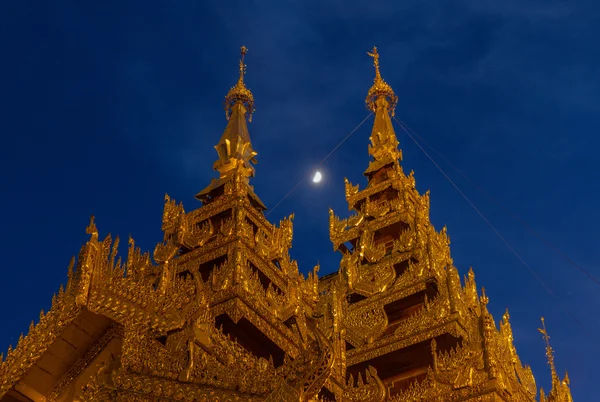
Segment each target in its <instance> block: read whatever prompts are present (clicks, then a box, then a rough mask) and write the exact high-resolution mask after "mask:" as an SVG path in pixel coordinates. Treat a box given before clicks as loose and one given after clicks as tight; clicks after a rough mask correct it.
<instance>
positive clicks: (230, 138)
mask: <svg viewBox="0 0 600 402" xmlns="http://www.w3.org/2000/svg"><path fill="white" fill-rule="evenodd" d="M247 52H248V49H247V48H246V47H245V46H242V47H241V57H240V63H239V74H240V75H239V78H238V81H237V83H236V84H235V85H234V86H233V87H231V89H230V90H229V92H228V93H227V96H225V115H226V117H227V120H228V122H227V127H225V131H224V132H223V135H222V136H221V139H220V140H219V142H218V144H217V145H215V149H216V150H217V154H218V159H217V160H216V161H215V163H214V165H213V168H214V169H215V170H216V171H218V172H219V174H220V177H219V179H216V180H215V179H213V180H212V182H211V183H210V185H209V186H208V187H206V188H205V189H204V190H202V191H201V192H200V193H198V194H197V195H196V198H198V199H200V200H201V201H207V200H209V199H210V194H211V193H213V190H216V189H217V188H220V187H222V186H223V185H225V183H227V182H230V181H232V180H233V181H236V182H240V183H241V182H243V183H246V184H248V180H249V178H250V177H254V166H252V165H253V164H256V163H257V161H256V158H255V157H256V155H257V153H256V152H255V151H254V149H253V148H252V143H251V141H250V133H249V131H248V124H247V121H246V118H247V119H248V122H249V121H251V120H252V112H253V111H254V96H253V95H252V92H250V90H249V89H248V88H246V85H245V83H244V75H245V74H246V65H245V64H244V56H245V55H246V53H247ZM245 191H249V193H250V194H251V197H253V198H255V199H256V200H257V202H258V204H259V205H260V207H261V208H262V209H264V205H263V204H262V202H261V201H260V200H259V199H258V197H257V196H256V195H254V192H253V189H252V187H251V186H250V185H249V184H248V185H247V186H246V190H245Z"/></svg>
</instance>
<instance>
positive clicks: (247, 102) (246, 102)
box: [225, 46, 254, 121]
mask: <svg viewBox="0 0 600 402" xmlns="http://www.w3.org/2000/svg"><path fill="white" fill-rule="evenodd" d="M240 51H241V57H240V64H239V66H240V76H239V78H238V82H237V84H235V85H234V86H233V87H231V89H230V90H229V92H228V93H227V96H226V97H225V117H227V120H229V117H230V116H231V112H232V110H233V107H234V106H235V105H236V104H238V103H240V104H241V105H242V106H243V107H244V109H245V112H246V113H247V114H248V121H252V113H253V112H254V96H253V95H252V92H250V90H249V89H248V88H246V85H245V84H244V75H246V65H245V64H244V57H245V56H246V53H248V48H247V47H246V46H242V47H241V48H240Z"/></svg>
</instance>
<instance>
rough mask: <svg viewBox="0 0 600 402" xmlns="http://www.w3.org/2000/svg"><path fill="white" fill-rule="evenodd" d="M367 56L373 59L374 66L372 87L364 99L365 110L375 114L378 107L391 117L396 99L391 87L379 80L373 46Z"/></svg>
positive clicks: (376, 57)
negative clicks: (383, 108) (386, 111)
mask: <svg viewBox="0 0 600 402" xmlns="http://www.w3.org/2000/svg"><path fill="white" fill-rule="evenodd" d="M367 54H368V55H369V56H371V57H372V58H373V65H374V66H375V79H374V80H373V86H372V87H371V89H369V93H368V94H367V98H366V99H365V103H366V104H367V109H369V110H370V111H372V112H375V111H376V110H377V108H378V107H380V106H381V107H386V108H387V110H388V111H389V112H390V113H391V114H392V116H393V115H394V112H395V109H396V104H397V103H398V97H397V96H396V94H395V93H394V90H393V89H392V87H390V86H389V85H388V84H387V83H386V82H385V81H384V80H383V78H381V72H380V70H379V52H378V51H377V47H375V46H374V47H373V50H371V52H367Z"/></svg>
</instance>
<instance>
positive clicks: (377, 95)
mask: <svg viewBox="0 0 600 402" xmlns="http://www.w3.org/2000/svg"><path fill="white" fill-rule="evenodd" d="M367 54H368V55H369V56H371V57H372V58H373V65H374V66H375V79H374V80H373V85H372V86H371V88H370V89H369V92H368V94H367V98H366V99H365V103H366V105H367V109H369V110H370V111H371V112H373V113H375V122H374V123H373V130H372V132H371V137H370V140H371V145H369V155H371V156H373V159H374V160H373V161H371V162H370V163H369V167H368V168H367V170H366V171H365V175H367V176H369V177H370V176H371V174H373V173H375V172H376V171H378V170H380V169H381V168H383V167H384V166H388V165H392V164H397V163H398V161H400V160H402V151H400V150H399V149H398V145H399V142H398V139H397V138H396V133H395V132H394V127H393V126H392V120H391V117H390V115H391V116H394V111H395V109H396V104H397V103H398V97H397V96H396V94H395V93H394V90H393V89H392V87H391V86H389V85H388V84H387V83H386V82H385V81H384V79H383V78H382V77H381V71H380V69H379V52H378V51H377V48H376V47H373V50H372V51H371V52H368V53H367Z"/></svg>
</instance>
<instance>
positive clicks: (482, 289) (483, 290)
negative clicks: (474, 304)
mask: <svg viewBox="0 0 600 402" xmlns="http://www.w3.org/2000/svg"><path fill="white" fill-rule="evenodd" d="M489 301H490V299H488V297H487V296H486V294H485V288H484V287H482V288H481V304H483V307H486V306H487V304H488V302H489Z"/></svg>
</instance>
